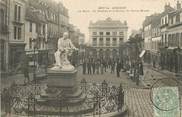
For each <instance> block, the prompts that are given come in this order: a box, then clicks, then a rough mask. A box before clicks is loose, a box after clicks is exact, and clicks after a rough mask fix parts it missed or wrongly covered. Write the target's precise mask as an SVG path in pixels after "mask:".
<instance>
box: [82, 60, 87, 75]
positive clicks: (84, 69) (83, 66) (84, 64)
mask: <svg viewBox="0 0 182 117" xmlns="http://www.w3.org/2000/svg"><path fill="white" fill-rule="evenodd" d="M86 67H87V63H86V61H85V60H84V61H83V64H82V68H83V74H85V73H86Z"/></svg>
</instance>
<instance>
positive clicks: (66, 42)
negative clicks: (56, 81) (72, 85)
mask: <svg viewBox="0 0 182 117" xmlns="http://www.w3.org/2000/svg"><path fill="white" fill-rule="evenodd" d="M68 36H69V35H68V32H65V33H64V34H63V37H62V38H59V39H58V47H57V48H58V49H57V51H56V52H55V53H54V56H55V61H56V63H55V65H54V67H52V68H51V69H52V70H62V71H70V70H73V69H74V67H73V65H71V64H70V62H69V60H68V56H71V54H72V52H73V51H74V50H78V49H77V48H76V47H75V46H74V45H73V43H72V42H71V40H70V39H69V38H68Z"/></svg>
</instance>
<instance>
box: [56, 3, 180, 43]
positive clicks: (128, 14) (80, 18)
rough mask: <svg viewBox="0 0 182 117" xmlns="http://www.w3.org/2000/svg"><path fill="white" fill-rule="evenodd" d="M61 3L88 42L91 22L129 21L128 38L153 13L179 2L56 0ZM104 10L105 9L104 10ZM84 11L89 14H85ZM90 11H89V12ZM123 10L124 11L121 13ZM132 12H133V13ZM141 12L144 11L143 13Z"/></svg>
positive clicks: (71, 21) (174, 5) (70, 20)
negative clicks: (115, 9)
mask: <svg viewBox="0 0 182 117" xmlns="http://www.w3.org/2000/svg"><path fill="white" fill-rule="evenodd" d="M55 1H57V2H59V1H61V2H62V3H63V5H64V6H65V7H66V8H68V10H69V22H70V23H71V24H73V25H75V26H76V27H77V28H79V29H80V31H81V32H82V33H84V34H85V37H86V42H88V37H89V36H88V32H89V30H88V27H89V22H90V21H92V22H96V21H97V20H104V19H106V18H107V17H111V18H112V19H113V20H120V21H121V22H123V21H125V20H126V21H127V23H128V28H129V29H128V36H129V35H130V34H131V31H132V30H138V29H140V28H142V22H143V21H144V19H145V17H146V16H149V15H151V14H153V13H160V12H162V11H163V10H164V5H165V4H169V3H170V5H171V6H172V7H176V2H177V0H55ZM113 7H115V8H116V7H117V8H119V9H118V10H120V12H115V11H114V9H112V8H113ZM103 8H104V9H103ZM108 8H109V9H110V10H112V12H94V11H93V10H96V11H98V10H107V11H108ZM83 10H85V11H87V12H83ZM88 10H89V11H88ZM121 10H122V11H121ZM131 10H132V11H131ZM141 10H144V11H143V12H141Z"/></svg>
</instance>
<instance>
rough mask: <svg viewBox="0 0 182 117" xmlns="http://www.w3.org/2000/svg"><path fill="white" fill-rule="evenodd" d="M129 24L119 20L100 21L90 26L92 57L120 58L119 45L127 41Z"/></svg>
mask: <svg viewBox="0 0 182 117" xmlns="http://www.w3.org/2000/svg"><path fill="white" fill-rule="evenodd" d="M127 31H128V27H127V23H126V21H125V22H124V23H122V22H121V21H119V20H112V19H111V18H107V19H106V20H99V21H97V22H95V23H92V22H90V25H89V43H90V46H91V47H92V51H91V52H90V55H91V56H92V55H93V56H95V57H104V58H110V57H118V56H119V45H120V44H121V43H123V42H125V41H126V40H127Z"/></svg>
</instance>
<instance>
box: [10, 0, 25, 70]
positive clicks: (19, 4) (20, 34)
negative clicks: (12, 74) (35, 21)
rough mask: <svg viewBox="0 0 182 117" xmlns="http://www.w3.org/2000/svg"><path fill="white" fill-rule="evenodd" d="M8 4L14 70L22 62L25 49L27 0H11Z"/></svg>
mask: <svg viewBox="0 0 182 117" xmlns="http://www.w3.org/2000/svg"><path fill="white" fill-rule="evenodd" d="M9 2H10V3H9V4H8V8H9V9H8V10H9V14H8V19H9V21H8V24H9V26H8V27H9V31H10V33H9V37H8V38H9V39H8V41H9V43H8V45H9V48H8V50H7V51H9V53H8V60H9V70H14V69H15V68H16V67H17V65H18V64H19V63H20V60H21V57H20V56H21V54H22V53H23V52H24V50H25V42H24V41H25V11H26V10H25V9H26V0H10V1H9Z"/></svg>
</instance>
